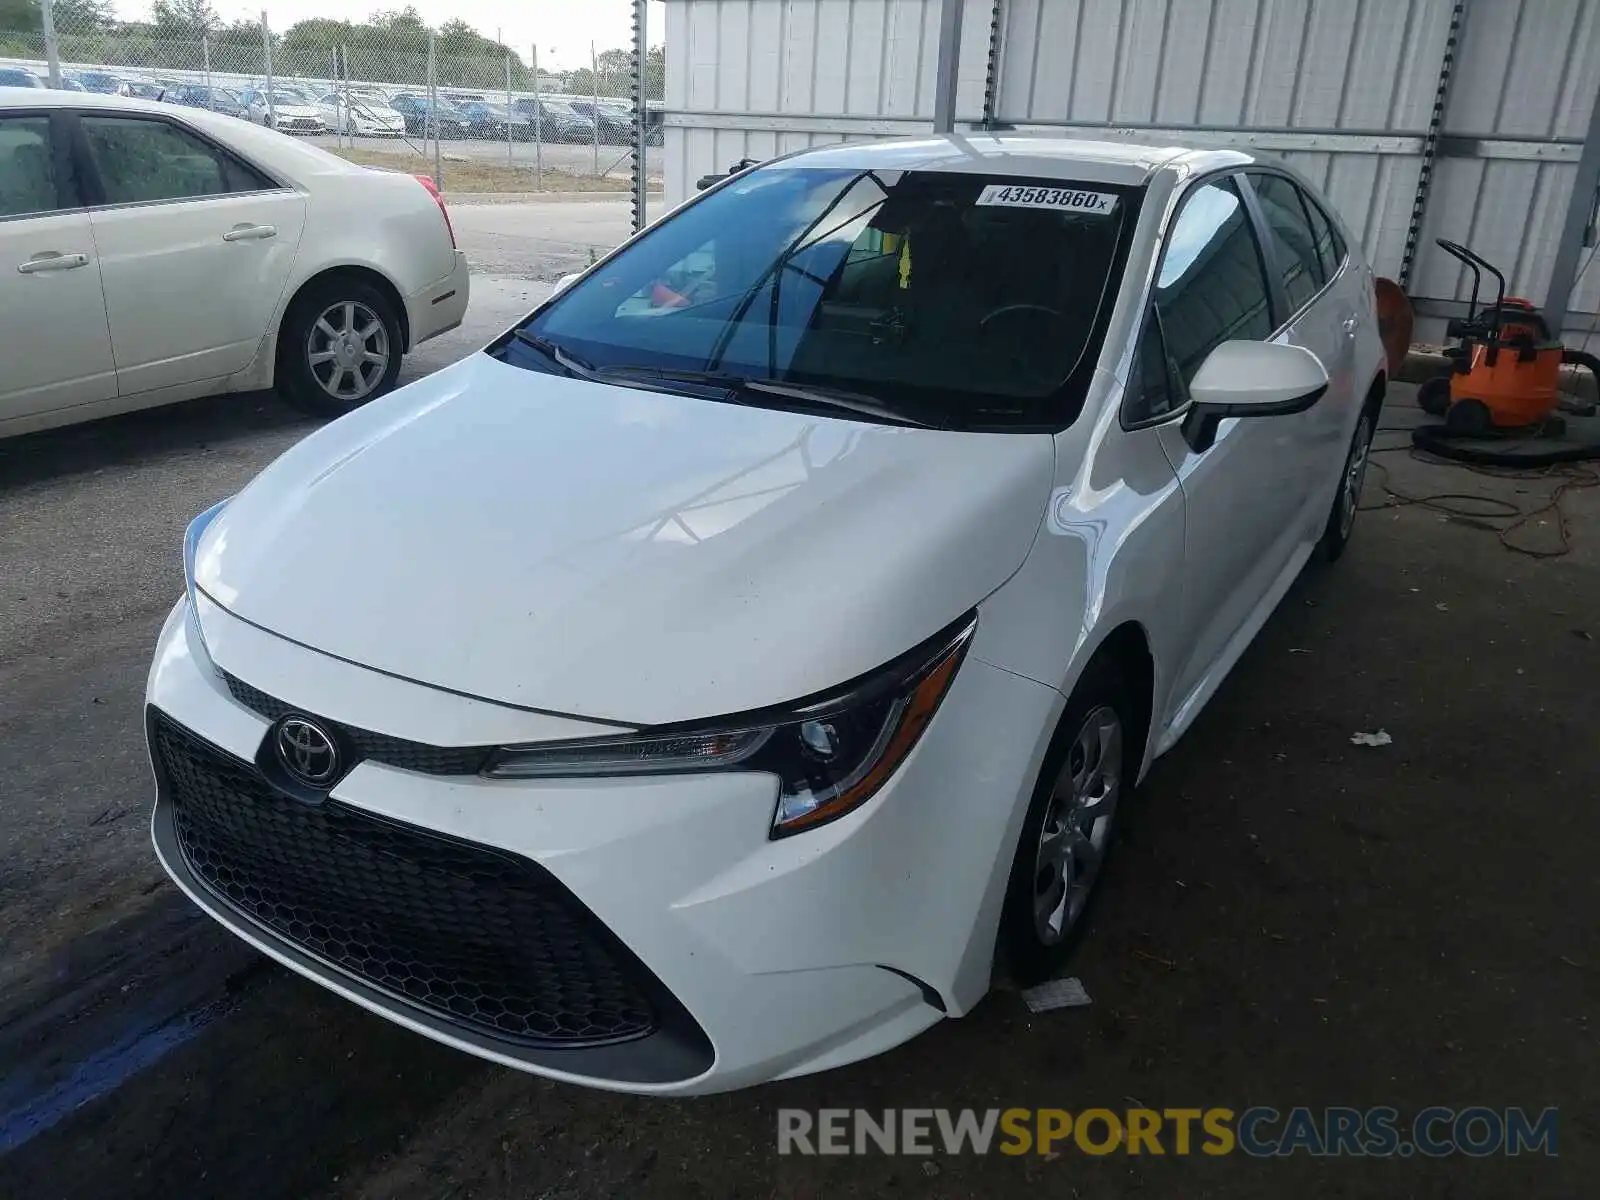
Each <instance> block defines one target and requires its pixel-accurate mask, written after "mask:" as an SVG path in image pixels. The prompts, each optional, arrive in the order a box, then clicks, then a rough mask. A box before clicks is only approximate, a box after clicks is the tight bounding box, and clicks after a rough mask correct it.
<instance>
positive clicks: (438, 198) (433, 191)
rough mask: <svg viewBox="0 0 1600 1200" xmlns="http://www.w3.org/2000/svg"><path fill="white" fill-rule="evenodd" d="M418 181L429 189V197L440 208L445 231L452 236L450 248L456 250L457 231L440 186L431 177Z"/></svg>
mask: <svg viewBox="0 0 1600 1200" xmlns="http://www.w3.org/2000/svg"><path fill="white" fill-rule="evenodd" d="M416 180H417V182H418V183H420V184H421V185H422V186H423V187H425V188H427V189H428V195H430V196H432V197H433V202H434V203H435V204H437V205H438V206H439V215H440V216H442V217H443V218H444V227H445V230H446V232H448V233H449V234H450V248H451V249H452V250H454V249H455V248H456V230H455V226H453V225H452V224H450V210H449V209H448V208H446V207H445V206H444V197H443V196H442V195H440V194H439V185H438V184H436V183H434V182H433V177H432V176H431V175H418V176H416Z"/></svg>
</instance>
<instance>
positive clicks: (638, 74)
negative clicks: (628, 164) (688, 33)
mask: <svg viewBox="0 0 1600 1200" xmlns="http://www.w3.org/2000/svg"><path fill="white" fill-rule="evenodd" d="M645 5H646V0H633V138H632V140H633V172H632V174H633V179H632V184H633V231H634V232H635V233H638V232H639V231H640V230H641V229H643V228H644V227H645V225H646V223H647V218H646V216H645V207H644V206H645V190H646V187H647V185H648V183H649V172H648V170H647V169H646V164H645V151H646V149H647V148H648V146H649V143H650V106H649V104H648V102H647V96H646V93H647V92H648V91H649V89H648V88H647V87H646V86H645V72H646V69H647V67H648V65H649V62H650V47H649V44H648V43H649V37H648V35H647V32H646V27H645V15H646V11H645ZM596 86H598V84H597V85H596ZM595 111H597V112H598V111H599V110H598V108H597V109H596V110H595ZM596 128H598V126H596ZM595 136H597V137H598V136H599V135H598V134H596V135H595Z"/></svg>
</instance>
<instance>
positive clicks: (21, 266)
mask: <svg viewBox="0 0 1600 1200" xmlns="http://www.w3.org/2000/svg"><path fill="white" fill-rule="evenodd" d="M88 265H89V256H88V255H87V254H62V253H60V252H59V251H56V250H46V251H45V252H44V253H42V254H35V255H34V256H33V257H32V258H30V259H29V260H28V261H27V262H25V263H18V264H17V273H18V274H19V275H36V274H38V273H39V272H40V271H70V270H72V269H73V268H75V267H87V266H88Z"/></svg>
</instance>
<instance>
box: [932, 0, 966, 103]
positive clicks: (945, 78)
mask: <svg viewBox="0 0 1600 1200" xmlns="http://www.w3.org/2000/svg"><path fill="white" fill-rule="evenodd" d="M965 7H966V0H943V3H942V4H941V5H940V8H939V57H938V60H937V61H936V63H935V65H934V77H933V131H934V132H935V133H954V132H955V128H956V74H957V72H958V70H959V69H960V66H961V11H962V9H964V8H965Z"/></svg>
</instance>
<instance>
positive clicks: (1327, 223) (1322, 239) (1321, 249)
mask: <svg viewBox="0 0 1600 1200" xmlns="http://www.w3.org/2000/svg"><path fill="white" fill-rule="evenodd" d="M1301 195H1302V196H1304V197H1305V202H1306V211H1307V212H1308V213H1310V215H1311V232H1312V236H1313V238H1314V239H1315V240H1316V243H1317V256H1318V257H1319V258H1320V259H1321V260H1322V269H1323V270H1324V271H1325V272H1326V273H1327V275H1328V277H1329V278H1330V279H1331V278H1332V277H1333V276H1335V275H1337V274H1338V273H1339V268H1340V267H1342V266H1344V260H1345V255H1346V254H1347V253H1348V251H1347V250H1346V249H1345V244H1344V239H1343V238H1342V237H1340V236H1339V231H1338V230H1337V229H1336V228H1334V225H1333V222H1332V221H1331V220H1329V219H1328V214H1327V213H1325V212H1323V211H1322V206H1321V205H1320V204H1318V203H1317V201H1316V200H1315V199H1313V198H1312V197H1311V196H1310V195H1308V194H1307V193H1305V192H1301Z"/></svg>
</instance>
